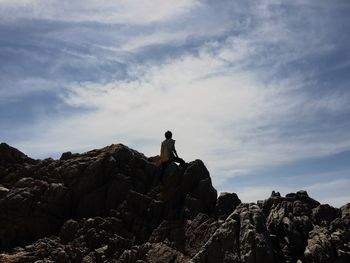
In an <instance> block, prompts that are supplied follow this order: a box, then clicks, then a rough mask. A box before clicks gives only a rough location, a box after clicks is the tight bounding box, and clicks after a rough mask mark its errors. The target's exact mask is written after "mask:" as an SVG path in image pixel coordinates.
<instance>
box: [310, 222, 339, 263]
mask: <svg viewBox="0 0 350 263" xmlns="http://www.w3.org/2000/svg"><path fill="white" fill-rule="evenodd" d="M304 255H305V262H307V263H308V262H319V263H329V262H335V255H334V253H333V248H332V242H331V236H330V233H329V232H328V230H327V228H325V227H319V226H315V228H314V229H313V230H312V231H311V232H310V239H309V240H308V241H307V246H306V249H305V252H304Z"/></svg>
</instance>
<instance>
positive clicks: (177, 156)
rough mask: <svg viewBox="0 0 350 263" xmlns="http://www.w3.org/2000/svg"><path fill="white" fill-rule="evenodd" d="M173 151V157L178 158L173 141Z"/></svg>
mask: <svg viewBox="0 0 350 263" xmlns="http://www.w3.org/2000/svg"><path fill="white" fill-rule="evenodd" d="M173 152H174V154H175V157H177V158H179V156H178V155H177V152H176V149H175V142H174V148H173Z"/></svg>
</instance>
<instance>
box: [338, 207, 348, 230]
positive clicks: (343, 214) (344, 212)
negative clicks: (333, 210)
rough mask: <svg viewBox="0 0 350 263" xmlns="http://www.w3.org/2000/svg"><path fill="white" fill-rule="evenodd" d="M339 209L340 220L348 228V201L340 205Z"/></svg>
mask: <svg viewBox="0 0 350 263" xmlns="http://www.w3.org/2000/svg"><path fill="white" fill-rule="evenodd" d="M340 211H341V220H342V221H343V223H344V225H345V226H347V227H348V228H350V203H349V204H346V205H344V206H342V207H341V208H340Z"/></svg>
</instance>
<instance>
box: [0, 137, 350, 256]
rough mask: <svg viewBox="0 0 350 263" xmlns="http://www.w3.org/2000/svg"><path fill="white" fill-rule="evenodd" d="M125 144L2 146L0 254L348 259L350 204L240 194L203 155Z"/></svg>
mask: <svg viewBox="0 0 350 263" xmlns="http://www.w3.org/2000/svg"><path fill="white" fill-rule="evenodd" d="M157 160H158V158H157V157H152V158H147V157H146V156H144V155H143V154H141V153H139V152H137V151H135V150H132V149H130V148H128V147H126V146H124V145H121V144H117V145H110V146H108V147H105V148H102V149H97V150H93V151H89V152H86V153H83V154H76V153H75V154H72V153H70V152H67V153H64V154H62V157H61V158H60V159H59V160H53V159H45V160H33V159H31V158H29V157H27V156H26V155H25V154H23V153H21V152H20V151H18V150H16V149H14V148H12V147H10V146H8V145H7V144H1V146H0V211H1V213H0V253H1V254H0V262H62V263H65V262H128V263H134V262H135V263H136V262H138V263H140V262H197V263H202V262H203V263H204V262H207V263H210V262H237V263H238V262H251V263H253V262H264V263H269V262H271V263H272V262H273V263H275V262H276V263H277V262H278V263H279V262H339V263H340V262H341V263H343V262H350V231H349V227H350V204H347V205H345V206H343V207H341V208H340V209H338V208H334V207H331V206H329V205H325V204H320V203H319V202H317V201H315V200H313V199H312V198H310V197H309V196H308V194H307V193H306V192H305V191H299V192H297V193H291V194H288V195H286V196H285V197H282V196H281V195H280V194H279V193H276V192H273V193H272V195H271V197H270V198H268V199H266V200H264V201H261V202H258V203H257V204H254V203H251V204H245V203H241V200H240V199H239V198H238V196H237V195H236V194H234V193H221V194H220V195H219V197H217V192H216V190H215V189H214V188H213V186H212V183H211V178H210V176H209V172H208V170H207V169H206V167H205V165H204V164H203V162H202V161H200V160H195V161H193V162H190V163H188V164H187V165H186V166H185V167H179V166H177V165H176V164H170V165H169V166H168V167H167V168H166V169H165V171H164V173H163V174H162V175H161V169H160V167H159V166H158V165H157Z"/></svg>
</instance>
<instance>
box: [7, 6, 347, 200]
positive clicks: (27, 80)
mask: <svg viewBox="0 0 350 263" xmlns="http://www.w3.org/2000/svg"><path fill="white" fill-rule="evenodd" d="M349 12H350V2H349V1H347V0H334V1H326V0H319V1H314V0H293V1H289V0H261V1H252V0H235V1H232V0H219V1H218V0H216V1H212V0H203V1H199V0H169V1H162V0H144V1H136V0H119V1H97V0H84V1H83V0H75V1H74V2H72V1H68V0H45V1H43V0H0V140H1V141H2V142H6V143H8V144H10V145H12V146H14V147H16V148H18V149H20V150H21V151H23V152H24V153H26V154H27V155H29V156H31V157H33V158H40V159H42V158H47V157H53V158H59V157H60V155H61V153H62V152H66V151H72V152H84V151H88V150H91V149H94V148H101V147H104V146H106V145H110V144H112V143H123V144H125V145H128V146H129V147H131V148H134V149H136V150H138V151H140V152H143V153H144V154H146V155H147V156H155V155H157V154H159V151H160V143H161V141H162V140H163V138H164V132H165V131H166V130H171V131H172V132H173V137H174V139H175V140H176V148H177V151H178V153H179V155H180V157H182V158H184V159H185V160H186V161H191V160H195V159H201V160H203V161H204V163H205V165H206V166H207V168H208V170H209V172H210V174H211V177H212V182H213V185H214V187H215V188H216V189H217V190H218V191H219V192H224V191H226V192H235V193H237V194H238V196H239V197H240V198H241V200H242V201H244V202H256V201H257V200H261V199H266V198H268V197H269V196H270V194H271V192H272V190H275V191H279V192H280V193H281V194H282V195H285V194H287V193H290V192H296V191H298V190H301V189H303V190H306V191H308V193H309V195H310V196H311V197H313V198H315V199H316V200H318V201H320V202H321V203H329V204H331V205H333V206H336V207H340V206H342V205H344V204H346V203H349V202H350V191H349V190H348V189H350V132H349V130H350V118H349V117H350V87H349V84H350V34H349V32H350V16H349V15H348V14H349Z"/></svg>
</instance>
